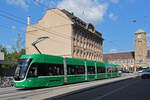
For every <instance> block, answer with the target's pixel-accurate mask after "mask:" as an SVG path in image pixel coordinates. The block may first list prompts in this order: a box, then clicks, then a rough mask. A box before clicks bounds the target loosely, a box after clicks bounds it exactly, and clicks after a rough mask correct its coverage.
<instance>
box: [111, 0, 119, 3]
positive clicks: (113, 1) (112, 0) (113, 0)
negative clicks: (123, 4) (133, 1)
mask: <svg viewBox="0 0 150 100" xmlns="http://www.w3.org/2000/svg"><path fill="white" fill-rule="evenodd" d="M110 1H111V2H112V3H115V4H117V3H118V2H119V0H110Z"/></svg>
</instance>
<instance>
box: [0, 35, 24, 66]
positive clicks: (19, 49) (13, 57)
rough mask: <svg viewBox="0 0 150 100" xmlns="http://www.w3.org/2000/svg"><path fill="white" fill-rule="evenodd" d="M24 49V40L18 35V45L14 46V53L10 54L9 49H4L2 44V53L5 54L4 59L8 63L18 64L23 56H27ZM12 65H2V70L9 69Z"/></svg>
mask: <svg viewBox="0 0 150 100" xmlns="http://www.w3.org/2000/svg"><path fill="white" fill-rule="evenodd" d="M23 47H24V41H22V38H21V36H20V34H18V36H17V39H16V44H15V45H14V46H12V52H8V50H7V48H6V47H4V46H3V45H2V44H0V51H1V52H3V53H4V58H5V60H6V61H14V62H17V61H18V59H19V58H20V56H21V55H24V54H25V49H24V48H23ZM11 66H12V65H2V66H0V67H2V68H8V67H11Z"/></svg>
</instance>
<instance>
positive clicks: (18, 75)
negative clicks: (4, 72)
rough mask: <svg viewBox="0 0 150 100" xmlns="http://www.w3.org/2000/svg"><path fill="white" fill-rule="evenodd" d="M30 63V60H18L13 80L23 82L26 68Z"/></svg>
mask: <svg viewBox="0 0 150 100" xmlns="http://www.w3.org/2000/svg"><path fill="white" fill-rule="evenodd" d="M30 62H31V59H20V60H19V61H18V65H17V68H16V71H15V75H14V79H15V80H16V81H19V80H23V79H24V78H25V75H26V72H27V69H28V66H29V64H30Z"/></svg>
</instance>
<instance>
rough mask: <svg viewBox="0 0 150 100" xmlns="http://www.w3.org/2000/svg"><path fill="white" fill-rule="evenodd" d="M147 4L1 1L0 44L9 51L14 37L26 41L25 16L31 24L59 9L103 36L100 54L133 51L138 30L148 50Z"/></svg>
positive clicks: (126, 0) (142, 0) (144, 0)
mask: <svg viewBox="0 0 150 100" xmlns="http://www.w3.org/2000/svg"><path fill="white" fill-rule="evenodd" d="M149 4H150V0H0V34H1V35H0V44H3V45H4V46H5V47H6V48H7V49H8V50H9V51H11V47H12V46H13V45H15V41H16V38H17V34H20V35H21V37H22V39H23V41H25V32H26V24H27V16H31V24H37V23H38V20H39V19H41V18H42V17H43V16H44V14H45V12H46V10H47V9H51V8H59V9H66V10H68V11H69V12H73V13H74V15H75V16H77V17H79V18H81V19H82V20H84V21H85V22H87V23H92V24H93V25H94V26H95V28H96V30H97V31H99V32H101V33H102V37H103V38H104V42H103V53H118V52H130V51H134V34H135V32H136V31H137V30H138V29H143V30H144V31H145V32H146V33H147V35H146V38H147V43H148V49H150V20H149V19H150V13H149V11H150V6H149ZM24 47H25V46H24Z"/></svg>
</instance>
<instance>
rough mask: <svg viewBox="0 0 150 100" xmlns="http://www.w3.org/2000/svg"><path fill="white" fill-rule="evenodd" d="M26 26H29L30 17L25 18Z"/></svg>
mask: <svg viewBox="0 0 150 100" xmlns="http://www.w3.org/2000/svg"><path fill="white" fill-rule="evenodd" d="M27 25H30V16H28V17H27Z"/></svg>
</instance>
